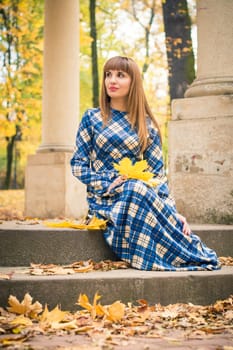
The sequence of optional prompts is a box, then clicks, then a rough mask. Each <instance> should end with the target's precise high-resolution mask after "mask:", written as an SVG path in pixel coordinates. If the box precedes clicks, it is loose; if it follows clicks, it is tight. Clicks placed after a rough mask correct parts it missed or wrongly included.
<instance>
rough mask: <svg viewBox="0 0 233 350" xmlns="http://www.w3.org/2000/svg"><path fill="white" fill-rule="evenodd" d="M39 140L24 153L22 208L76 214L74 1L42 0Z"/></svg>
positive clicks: (80, 210) (40, 213)
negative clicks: (73, 166)
mask: <svg viewBox="0 0 233 350" xmlns="http://www.w3.org/2000/svg"><path fill="white" fill-rule="evenodd" d="M44 30H45V31H44V33H45V39H44V69H43V100H42V142H41V145H40V147H39V149H38V151H37V153H36V154H35V155H32V156H29V159H28V164H27V168H26V179H25V193H26V198H25V214H26V215H27V216H33V217H35V216H36V217H45V218H49V217H59V216H60V217H61V216H62V217H79V216H81V215H84V214H85V212H86V210H87V205H86V199H85V197H86V196H85V186H83V185H82V184H81V183H80V182H78V181H77V180H76V179H75V178H74V177H73V176H72V174H71V169H70V164H69V162H70V158H71V156H72V154H73V151H74V143H75V134H76V131H77V126H78V114H79V2H78V1H77V0H67V1H64V0H45V28H44Z"/></svg>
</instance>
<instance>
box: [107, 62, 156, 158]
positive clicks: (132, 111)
mask: <svg viewBox="0 0 233 350" xmlns="http://www.w3.org/2000/svg"><path fill="white" fill-rule="evenodd" d="M109 70H117V71H123V72H126V73H128V74H129V76H130V78H131V85H130V89H129V95H128V101H127V114H128V116H129V121H130V123H131V125H132V127H133V128H135V127H136V129H137V133H138V137H139V140H140V145H141V151H142V152H143V151H144V150H145V148H146V146H147V134H148V130H147V125H146V117H149V118H150V119H151V120H152V122H153V124H154V126H155V128H157V129H158V133H159V136H160V139H161V133H160V129H159V125H158V123H157V121H156V119H155V117H154V115H153V113H152V111H151V109H150V107H149V104H148V102H147V99H146V96H145V93H144V89H143V83H142V77H141V73H140V70H139V67H138V65H137V64H136V62H135V61H134V60H133V59H132V58H128V57H122V56H115V57H112V58H110V59H109V60H108V61H107V62H106V63H105V65H104V68H103V80H102V88H101V95H100V110H101V114H102V118H103V122H104V124H106V123H107V122H108V120H109V119H110V118H111V111H110V108H111V106H110V104H111V98H110V97H109V96H108V94H107V90H106V86H105V78H106V72H108V71H109Z"/></svg>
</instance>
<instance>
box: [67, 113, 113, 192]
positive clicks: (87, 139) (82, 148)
mask: <svg viewBox="0 0 233 350" xmlns="http://www.w3.org/2000/svg"><path fill="white" fill-rule="evenodd" d="M90 117H91V116H90V113H89V112H88V111H87V112H86V113H85V114H84V115H83V118H82V120H81V122H80V124H79V128H78V132H77V136H76V151H75V153H74V155H73V157H72V159H71V161H70V164H71V169H72V173H73V175H74V176H75V177H77V178H78V179H79V180H80V181H81V182H82V183H84V184H85V185H87V186H88V188H92V190H94V191H96V192H97V193H99V194H101V193H104V192H105V191H106V190H107V189H108V187H109V185H110V183H111V182H112V178H113V177H114V176H115V174H114V172H111V171H101V172H96V171H94V170H93V169H92V166H91V155H92V152H93V126H92V124H91V122H90Z"/></svg>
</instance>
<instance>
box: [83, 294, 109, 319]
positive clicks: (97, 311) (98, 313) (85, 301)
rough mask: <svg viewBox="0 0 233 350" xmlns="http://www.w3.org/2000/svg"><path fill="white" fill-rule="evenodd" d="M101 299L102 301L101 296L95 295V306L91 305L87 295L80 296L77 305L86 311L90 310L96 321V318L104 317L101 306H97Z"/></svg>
mask: <svg viewBox="0 0 233 350" xmlns="http://www.w3.org/2000/svg"><path fill="white" fill-rule="evenodd" d="M99 299H101V296H100V295H98V293H95V295H94V299H93V304H91V303H90V302H89V299H88V297H87V295H86V294H80V295H79V298H78V302H77V304H78V305H79V306H82V307H83V308H84V309H86V310H88V311H89V312H90V314H91V317H92V318H93V319H95V318H96V316H103V310H102V308H101V305H100V304H97V301H98V300H99Z"/></svg>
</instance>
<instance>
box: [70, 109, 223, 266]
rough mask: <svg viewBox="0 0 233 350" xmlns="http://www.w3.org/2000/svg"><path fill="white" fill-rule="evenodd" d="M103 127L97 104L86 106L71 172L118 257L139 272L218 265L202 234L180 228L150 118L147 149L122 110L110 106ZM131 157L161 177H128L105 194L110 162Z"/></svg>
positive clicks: (111, 172) (110, 174)
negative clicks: (144, 162) (149, 179)
mask: <svg viewBox="0 0 233 350" xmlns="http://www.w3.org/2000/svg"><path fill="white" fill-rule="evenodd" d="M111 113H112V115H111V119H110V120H109V122H108V124H107V125H106V126H103V123H102V118H101V115H100V110H99V108H95V109H89V110H87V111H86V113H85V114H84V115H83V118H82V121H81V123H80V125H79V129H78V133H77V138H76V145H77V149H76V151H75V153H74V155H73V158H72V159H71V167H72V172H73V175H74V176H76V177H77V178H78V179H79V180H80V181H81V182H83V183H84V184H86V185H87V199H88V204H89V210H90V214H91V215H94V214H95V215H96V216H98V217H100V218H104V219H107V220H108V223H107V230H106V231H105V232H104V237H105V239H106V241H107V243H108V244H109V245H110V247H111V248H112V250H113V251H114V252H115V253H116V255H117V256H118V257H119V258H120V259H122V260H124V261H127V262H128V263H130V264H131V266H132V267H134V268H136V269H140V270H161V271H185V270H214V269H218V268H219V262H218V259H217V256H216V253H215V252H214V251H213V250H211V249H209V248H208V247H207V246H206V245H205V244H204V243H203V242H201V240H200V238H199V237H198V236H197V235H195V234H193V233H192V234H191V235H190V236H186V235H184V234H183V232H182V227H183V224H182V222H181V221H180V220H179V219H178V218H177V217H176V207H175V202H174V199H173V198H172V196H171V195H170V193H169V189H168V185H167V179H166V176H165V173H164V167H163V159H162V151H161V145H160V139H159V136H158V133H157V130H156V129H154V128H153V127H152V125H151V123H150V121H148V147H147V149H146V150H145V152H144V154H141V152H140V144H139V139H138V135H137V132H136V130H135V129H133V128H132V127H131V125H130V123H129V120H128V116H127V114H126V113H125V112H119V111H117V110H114V109H112V110H111ZM124 157H129V158H130V159H131V160H132V161H133V163H134V162H136V161H138V160H141V159H146V160H147V162H148V165H149V168H148V170H149V171H151V172H153V173H154V177H155V178H156V179H158V180H159V185H158V186H157V187H153V188H151V187H149V186H147V185H146V184H145V183H144V182H142V181H140V180H127V181H126V182H124V183H123V184H121V185H118V186H117V187H115V188H114V189H112V190H111V191H110V193H108V187H109V186H110V184H111V183H112V182H113V181H114V179H116V178H117V176H118V173H117V172H116V170H115V169H114V167H113V163H118V162H119V161H120V160H121V159H122V158H124Z"/></svg>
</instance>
